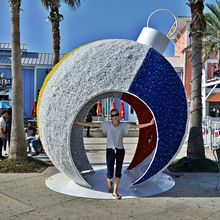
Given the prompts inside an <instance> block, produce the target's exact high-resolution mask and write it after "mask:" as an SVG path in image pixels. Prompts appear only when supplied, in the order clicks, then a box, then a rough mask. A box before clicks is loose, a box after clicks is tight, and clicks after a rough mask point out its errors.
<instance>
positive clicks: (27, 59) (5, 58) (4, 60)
mask: <svg viewBox="0 0 220 220" xmlns="http://www.w3.org/2000/svg"><path fill="white" fill-rule="evenodd" d="M63 56H64V55H63V54H61V55H60V59H61V58H62V57H63ZM0 64H6V65H7V64H11V56H10V55H0ZM21 64H22V65H53V54H51V53H35V52H23V53H22V56H21Z"/></svg>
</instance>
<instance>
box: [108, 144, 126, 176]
mask: <svg viewBox="0 0 220 220" xmlns="http://www.w3.org/2000/svg"><path fill="white" fill-rule="evenodd" d="M124 156H125V149H117V148H116V152H115V150H114V149H108V148H107V149H106V163H107V172H108V173H107V178H108V179H112V178H113V175H114V165H115V160H116V171H115V177H118V178H121V170H122V165H123V160H124Z"/></svg>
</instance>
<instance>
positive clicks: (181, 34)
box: [170, 17, 220, 117]
mask: <svg viewBox="0 0 220 220" xmlns="http://www.w3.org/2000/svg"><path fill="white" fill-rule="evenodd" d="M190 23H191V18H190V17H178V19H177V27H178V28H177V31H176V33H175V35H173V36H172V40H173V44H174V54H175V56H178V57H180V59H181V62H182V67H183V70H182V73H183V74H182V81H183V84H184V86H185V90H186V95H187V98H188V101H189V103H190V96H191V74H192V61H191V48H190V37H189V34H190ZM175 25H176V24H175V23H174V24H173V26H172V28H171V30H170V32H172V30H173V29H174V28H175ZM202 103H203V117H206V116H212V117H220V66H219V65H218V59H217V57H216V56H211V57H210V58H209V59H207V60H206V61H205V63H204V64H203V72H202Z"/></svg>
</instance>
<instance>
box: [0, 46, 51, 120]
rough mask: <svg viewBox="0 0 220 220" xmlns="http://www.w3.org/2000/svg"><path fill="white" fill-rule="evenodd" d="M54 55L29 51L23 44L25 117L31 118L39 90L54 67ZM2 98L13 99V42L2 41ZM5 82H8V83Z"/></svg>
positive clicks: (0, 76) (0, 49)
mask: <svg viewBox="0 0 220 220" xmlns="http://www.w3.org/2000/svg"><path fill="white" fill-rule="evenodd" d="M52 61H53V56H52V54H49V53H36V52H29V51H27V46H26V45H25V44H21V64H22V83H23V85H22V90H23V105H24V117H27V118H30V117H32V116H31V113H32V108H33V105H34V101H35V100H37V96H38V92H39V90H40V88H41V86H42V84H43V81H44V79H45V77H46V75H47V74H48V73H49V71H50V70H51V68H52V63H53V62H52ZM0 78H1V80H0V82H2V83H1V84H2V86H1V89H0V100H4V101H6V102H9V103H10V101H11V85H12V83H13V80H12V72H11V44H9V43H0ZM5 82H8V84H7V85H3V84H6V83H5Z"/></svg>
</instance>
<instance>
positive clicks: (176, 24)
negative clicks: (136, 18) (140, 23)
mask: <svg viewBox="0 0 220 220" xmlns="http://www.w3.org/2000/svg"><path fill="white" fill-rule="evenodd" d="M159 11H166V12H169V13H170V14H171V15H172V16H173V17H174V19H175V28H174V31H173V32H172V33H171V34H169V35H167V37H168V38H171V37H172V36H173V35H174V34H175V33H176V31H177V27H178V22H177V17H176V16H175V15H174V14H173V13H172V12H171V11H170V10H169V9H165V8H159V9H157V10H155V11H153V12H151V14H150V15H149V16H148V19H147V27H149V21H150V18H151V16H152V15H153V14H155V13H156V12H159Z"/></svg>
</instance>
